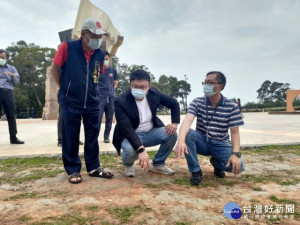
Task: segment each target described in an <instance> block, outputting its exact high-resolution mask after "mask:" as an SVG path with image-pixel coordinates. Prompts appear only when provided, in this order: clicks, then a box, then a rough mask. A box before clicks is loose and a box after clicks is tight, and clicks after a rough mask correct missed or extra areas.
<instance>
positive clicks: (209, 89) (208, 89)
mask: <svg viewBox="0 0 300 225" xmlns="http://www.w3.org/2000/svg"><path fill="white" fill-rule="evenodd" d="M214 87H215V86H214V85H208V84H204V86H203V92H204V94H205V96H206V97H212V96H214V95H215V94H216V92H214Z"/></svg>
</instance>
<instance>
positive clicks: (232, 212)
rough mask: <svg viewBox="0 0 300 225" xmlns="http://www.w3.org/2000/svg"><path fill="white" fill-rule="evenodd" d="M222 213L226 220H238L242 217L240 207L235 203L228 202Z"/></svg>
mask: <svg viewBox="0 0 300 225" xmlns="http://www.w3.org/2000/svg"><path fill="white" fill-rule="evenodd" d="M223 213H224V215H225V216H226V217H227V218H228V219H239V218H241V216H242V211H241V209H240V206H239V205H238V204H237V203H235V202H228V203H227V204H226V205H225V206H224V209H223Z"/></svg>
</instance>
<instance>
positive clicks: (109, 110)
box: [100, 97, 115, 139]
mask: <svg viewBox="0 0 300 225" xmlns="http://www.w3.org/2000/svg"><path fill="white" fill-rule="evenodd" d="M114 99H115V97H106V99H105V100H106V102H105V103H104V104H101V105H100V107H102V109H100V111H101V112H102V114H101V118H102V115H103V113H105V130H104V138H107V139H108V138H109V134H110V130H111V124H112V120H113V117H114V112H115V106H114Z"/></svg>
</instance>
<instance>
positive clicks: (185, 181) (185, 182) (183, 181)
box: [172, 178, 192, 186]
mask: <svg viewBox="0 0 300 225" xmlns="http://www.w3.org/2000/svg"><path fill="white" fill-rule="evenodd" d="M172 183H173V184H178V185H186V186H192V184H191V182H190V180H189V178H175V179H174V180H173V181H172Z"/></svg>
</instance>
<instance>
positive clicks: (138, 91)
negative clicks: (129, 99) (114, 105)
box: [131, 88, 147, 100]
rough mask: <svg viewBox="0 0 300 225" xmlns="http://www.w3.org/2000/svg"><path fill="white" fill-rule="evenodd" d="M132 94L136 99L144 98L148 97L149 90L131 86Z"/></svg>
mask: <svg viewBox="0 0 300 225" xmlns="http://www.w3.org/2000/svg"><path fill="white" fill-rule="evenodd" d="M131 94H132V95H133V97H134V98H135V99H136V100H142V99H143V98H145V97H146V94H147V90H142V89H137V88H131Z"/></svg>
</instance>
